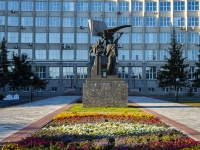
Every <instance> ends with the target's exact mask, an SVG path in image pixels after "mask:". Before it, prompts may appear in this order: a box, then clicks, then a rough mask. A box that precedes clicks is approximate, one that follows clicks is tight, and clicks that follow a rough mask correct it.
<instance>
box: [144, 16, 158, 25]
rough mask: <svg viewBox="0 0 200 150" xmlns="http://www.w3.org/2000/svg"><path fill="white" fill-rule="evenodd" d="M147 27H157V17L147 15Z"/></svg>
mask: <svg viewBox="0 0 200 150" xmlns="http://www.w3.org/2000/svg"><path fill="white" fill-rule="evenodd" d="M145 25H146V27H156V26H157V24H156V17H146V18H145Z"/></svg>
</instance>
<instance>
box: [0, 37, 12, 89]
mask: <svg viewBox="0 0 200 150" xmlns="http://www.w3.org/2000/svg"><path fill="white" fill-rule="evenodd" d="M6 42H7V41H6V40H5V38H3V40H2V42H1V51H0V88H1V87H4V86H5V85H6V84H8V83H9V81H10V77H9V71H8V66H9V61H8V58H7V55H8V51H7V48H6Z"/></svg>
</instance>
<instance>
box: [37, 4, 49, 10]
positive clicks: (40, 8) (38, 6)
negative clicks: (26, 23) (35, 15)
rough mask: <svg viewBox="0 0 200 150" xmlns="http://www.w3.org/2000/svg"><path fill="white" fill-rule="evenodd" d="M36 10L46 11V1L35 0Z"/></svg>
mask: <svg viewBox="0 0 200 150" xmlns="http://www.w3.org/2000/svg"><path fill="white" fill-rule="evenodd" d="M35 4H36V11H47V2H35Z"/></svg>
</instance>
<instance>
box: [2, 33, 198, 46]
mask: <svg viewBox="0 0 200 150" xmlns="http://www.w3.org/2000/svg"><path fill="white" fill-rule="evenodd" d="M129 35H130V34H129V33H124V34H123V35H122V37H121V38H120V39H119V41H118V43H119V44H129V43H130V42H131V43H133V44H134V43H158V42H159V43H163V44H164V43H170V40H171V33H170V32H164V33H159V34H158V33H157V32H150V33H142V32H137V33H132V34H131V36H132V37H131V40H130V38H129ZM3 37H7V42H8V43H18V42H19V41H20V43H33V42H35V43H58V44H59V43H71V44H72V43H85V44H87V43H90V44H94V43H96V41H97V40H98V39H99V38H100V37H98V36H89V34H88V33H76V39H75V38H74V37H75V34H74V33H62V34H60V33H49V34H47V33H34V34H33V33H21V34H19V33H18V32H7V35H5V33H4V32H0V40H2V39H3ZM20 37H21V38H20ZM19 38H20V39H19ZM89 38H90V42H89V41H88V39H89ZM176 38H177V41H178V42H180V43H183V44H184V43H186V42H187V43H195V44H199V33H198V32H188V33H187V34H186V33H184V32H177V33H176ZM33 39H34V40H33ZM75 40H76V41H75ZM65 47H66V45H63V48H65Z"/></svg>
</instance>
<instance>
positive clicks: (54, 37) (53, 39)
mask: <svg viewBox="0 0 200 150" xmlns="http://www.w3.org/2000/svg"><path fill="white" fill-rule="evenodd" d="M49 43H60V33H49Z"/></svg>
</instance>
